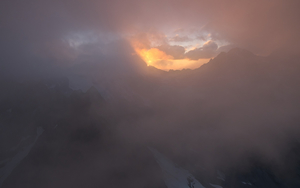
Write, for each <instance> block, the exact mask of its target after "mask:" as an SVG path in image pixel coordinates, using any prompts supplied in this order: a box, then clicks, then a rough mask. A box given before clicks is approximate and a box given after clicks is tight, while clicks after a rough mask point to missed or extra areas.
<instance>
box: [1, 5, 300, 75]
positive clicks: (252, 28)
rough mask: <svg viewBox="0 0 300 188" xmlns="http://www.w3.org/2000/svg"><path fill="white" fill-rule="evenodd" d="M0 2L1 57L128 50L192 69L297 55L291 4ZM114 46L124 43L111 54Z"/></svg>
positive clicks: (164, 65)
mask: <svg viewBox="0 0 300 188" xmlns="http://www.w3.org/2000/svg"><path fill="white" fill-rule="evenodd" d="M0 5H1V6H0V7H1V8H0V22H1V26H0V27H1V31H0V41H1V44H0V45H1V46H0V49H1V52H0V53H2V54H3V55H2V56H6V57H12V56H15V55H14V54H19V55H18V56H19V57H21V56H26V57H28V56H30V57H38V58H42V59H51V61H54V62H56V63H58V64H65V63H66V62H67V63H72V62H74V61H75V60H76V59H78V57H82V55H87V54H89V55H90V54H93V55H95V54H97V55H102V56H106V55H113V56H120V57H121V56H122V55H124V54H125V53H126V55H127V56H130V55H131V56H138V57H139V58H141V59H142V60H143V61H144V62H145V63H146V64H147V65H151V66H154V67H157V68H159V69H162V70H169V69H184V68H191V69H194V68H197V67H199V66H201V65H202V64H204V63H206V62H208V61H209V59H211V58H213V57H215V56H216V55H217V54H219V53H220V52H222V51H228V50H229V49H231V48H233V47H240V48H243V49H247V50H249V51H251V52H253V53H255V54H258V55H268V54H270V53H271V52H273V51H277V50H286V51H293V52H297V53H298V51H299V50H298V44H299V41H300V37H299V31H300V26H299V18H300V15H299V14H300V13H299V11H298V10H297V7H299V6H300V2H299V1H297V0H286V1H282V0H226V1H224V0H151V1H150V0H126V1H122V0H101V1H100V0H85V1H82V0H73V1H71V0H60V1H58V0H51V1H50V0H45V1H38V0H30V1H21V0H13V1H8V0H4V1H1V3H0ZM120 41H122V44H124V43H126V44H127V46H126V45H123V48H124V49H120V48H119V49H118V51H114V49H115V48H118V47H119V44H118V43H120ZM108 44H109V45H108ZM113 45H115V47H112V46H113ZM107 46H110V47H109V48H108V47H107ZM120 53H121V55H120ZM122 57H123V56H122ZM15 58H16V57H15Z"/></svg>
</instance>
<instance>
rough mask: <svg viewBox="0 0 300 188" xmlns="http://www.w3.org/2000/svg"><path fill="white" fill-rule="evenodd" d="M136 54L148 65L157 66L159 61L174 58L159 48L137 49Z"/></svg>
mask: <svg viewBox="0 0 300 188" xmlns="http://www.w3.org/2000/svg"><path fill="white" fill-rule="evenodd" d="M135 51H136V53H137V54H138V55H139V56H140V57H141V58H142V59H143V60H144V61H145V62H146V63H147V65H148V66H149V65H152V66H153V64H155V62H157V61H161V60H167V61H168V60H172V59H173V57H172V56H170V55H167V54H166V53H165V52H163V51H160V50H159V49H157V48H151V49H149V50H147V49H135Z"/></svg>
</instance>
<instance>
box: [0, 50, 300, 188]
mask: <svg viewBox="0 0 300 188" xmlns="http://www.w3.org/2000/svg"><path fill="white" fill-rule="evenodd" d="M122 59H123V60H124V58H120V59H119V58H117V59H116V57H114V56H111V57H108V58H106V59H103V60H101V62H103V63H101V64H99V63H95V62H93V61H88V62H83V63H77V64H74V65H72V66H69V65H68V66H66V67H63V68H57V67H55V66H51V65H43V66H47V67H46V68H42V67H41V65H40V64H38V63H35V60H34V59H33V60H32V59H29V60H28V61H29V62H30V63H27V64H26V67H24V69H23V70H22V72H20V73H17V74H13V73H12V72H13V71H16V70H14V68H13V67H10V66H7V67H6V69H5V70H8V71H7V72H3V73H2V74H1V79H0V85H1V93H0V140H1V141H0V153H1V155H0V187H3V188H15V187H22V188H27V187H28V188H35V187H36V188H44V187H49V188H50V187H57V188H58V187H63V188H68V187H72V188H75V187H78V188H81V187H86V188H93V187H116V188H117V187H125V188H135V187H149V188H150V187H151V188H232V187H234V188H247V187H249V188H250V187H258V188H265V187H272V188H273V187H274V188H277V187H278V188H279V187H280V188H281V187H289V188H293V187H295V188H296V187H300V142H299V141H300V140H299V138H300V129H299V123H300V116H299V113H300V98H299V96H300V85H299V83H300V56H299V55H297V54H292V53H290V54H289V53H287V52H280V51H279V52H274V53H271V54H270V55H268V56H258V55H254V54H253V53H251V52H250V51H247V50H244V49H241V48H233V49H231V50H229V51H228V52H221V53H220V54H218V55H217V56H216V57H214V58H212V59H211V60H210V61H209V62H208V63H206V64H204V65H202V66H200V67H199V68H197V69H194V70H190V69H183V70H170V71H163V70H159V69H157V68H155V67H152V66H147V65H146V64H145V63H144V62H143V60H142V59H140V58H139V57H136V56H130V58H129V60H128V61H129V62H137V63H136V64H130V63H128V65H127V66H124V67H122V66H115V64H114V63H112V62H118V61H121V60H122ZM31 60H32V61H31ZM18 66H20V67H22V66H24V64H19V65H18ZM12 70H13V71H12Z"/></svg>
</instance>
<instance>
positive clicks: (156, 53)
mask: <svg viewBox="0 0 300 188" xmlns="http://www.w3.org/2000/svg"><path fill="white" fill-rule="evenodd" d="M131 45H132V47H133V48H134V50H135V52H136V54H137V55H138V56H140V57H141V58H142V59H143V60H144V61H145V63H146V64H147V65H148V66H153V67H155V68H158V69H161V70H166V71H168V70H171V69H172V70H182V69H195V68H198V67H200V66H201V65H203V64H205V63H207V62H208V61H209V59H199V60H190V59H187V58H183V59H175V58H174V57H173V56H171V55H168V54H166V53H165V52H163V51H161V50H159V49H158V48H155V47H152V48H150V47H148V48H147V45H144V44H143V43H140V42H138V41H137V40H135V41H131Z"/></svg>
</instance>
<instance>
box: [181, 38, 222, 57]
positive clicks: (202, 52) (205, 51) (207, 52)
mask: <svg viewBox="0 0 300 188" xmlns="http://www.w3.org/2000/svg"><path fill="white" fill-rule="evenodd" d="M217 49H218V45H217V44H216V43H215V42H213V41H208V42H207V43H205V44H204V45H203V46H202V47H201V48H196V49H194V50H191V51H188V52H187V53H186V57H187V58H189V59H192V60H198V59H208V58H212V57H214V56H215V55H216V54H217Z"/></svg>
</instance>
